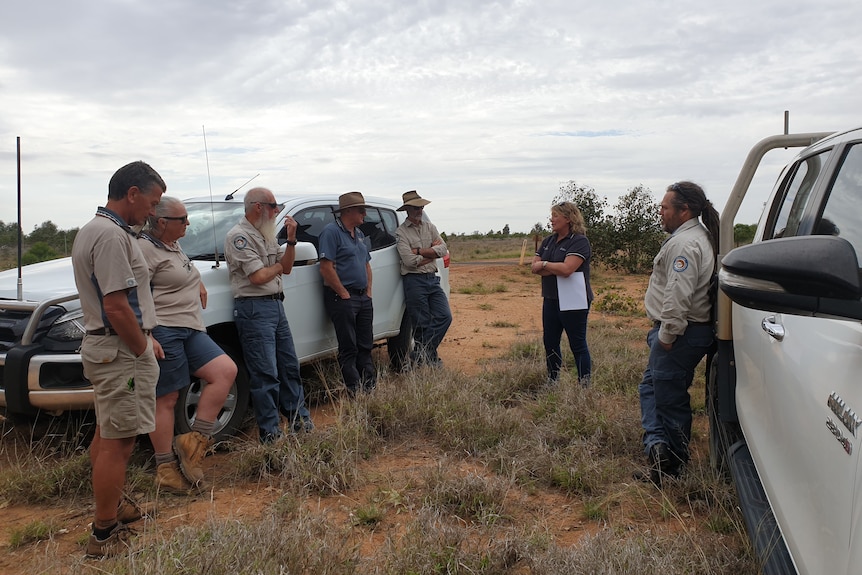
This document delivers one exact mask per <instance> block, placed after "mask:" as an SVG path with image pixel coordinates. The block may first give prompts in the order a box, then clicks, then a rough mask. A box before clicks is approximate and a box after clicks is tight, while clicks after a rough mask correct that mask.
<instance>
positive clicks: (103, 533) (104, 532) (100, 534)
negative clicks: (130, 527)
mask: <svg viewBox="0 0 862 575" xmlns="http://www.w3.org/2000/svg"><path fill="white" fill-rule="evenodd" d="M117 525H118V524H117V523H114V524H113V525H111V526H110V527H108V528H107V529H99V528H98V527H96V524H95V523H93V535H95V536H96V539H98V540H99V541H104V540H105V539H107V538H108V537H110V536H111V531H113V530H114V529H116V528H117Z"/></svg>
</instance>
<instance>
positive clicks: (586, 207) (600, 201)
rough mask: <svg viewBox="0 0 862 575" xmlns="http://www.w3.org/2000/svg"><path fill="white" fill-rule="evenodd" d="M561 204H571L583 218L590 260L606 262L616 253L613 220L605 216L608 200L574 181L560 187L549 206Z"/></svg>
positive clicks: (588, 187)
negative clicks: (576, 207)
mask: <svg viewBox="0 0 862 575" xmlns="http://www.w3.org/2000/svg"><path fill="white" fill-rule="evenodd" d="M562 202H572V203H573V204H575V205H576V206H578V209H579V210H580V212H581V215H582V216H584V224H586V226H587V237H588V238H589V240H590V247H591V248H592V250H593V255H592V259H593V261H596V262H607V261H609V258H610V257H611V256H612V255H613V253H614V252H615V251H616V242H615V239H614V229H613V220H612V219H611V218H610V217H609V216H608V215H607V214H605V208H606V207H607V205H608V200H607V198H605V197H599V195H598V194H597V193H596V191H595V190H594V189H593V188H592V187H590V186H584V185H581V184H578V183H577V182H575V181H574V180H569V181H568V182H566V183H564V184H561V185H560V192H559V193H558V194H557V195H556V196H554V199H553V201H552V202H551V206H552V207H553V206H555V205H557V204H559V203H562Z"/></svg>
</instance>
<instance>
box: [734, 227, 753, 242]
mask: <svg viewBox="0 0 862 575" xmlns="http://www.w3.org/2000/svg"><path fill="white" fill-rule="evenodd" d="M756 231H757V224H735V225H734V226H733V245H734V246H742V245H745V244H750V243H751V242H753V241H754V233H755V232H756Z"/></svg>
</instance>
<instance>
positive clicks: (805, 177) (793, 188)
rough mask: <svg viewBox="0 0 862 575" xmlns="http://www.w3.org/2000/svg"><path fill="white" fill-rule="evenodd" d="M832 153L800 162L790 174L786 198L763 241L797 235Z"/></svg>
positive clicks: (785, 187)
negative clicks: (815, 185) (825, 164)
mask: <svg viewBox="0 0 862 575" xmlns="http://www.w3.org/2000/svg"><path fill="white" fill-rule="evenodd" d="M830 151H831V150H826V151H824V152H821V153H820V154H816V155H814V156H809V157H808V158H805V159H803V160H800V162H799V163H798V164H797V165H796V166H794V167H793V169H792V170H791V171H790V172H789V173H790V176H789V178H790V179H789V180H788V181H787V182H786V184H785V185H784V198H783V200H782V201H781V202H780V203H779V204H778V211H777V213H773V214H771V215H770V220H771V221H770V223H769V224H767V228H766V230H765V232H764V235H763V239H765V240H768V239H773V238H786V237H790V236H795V235H796V233H797V231H798V230H799V224H800V223H801V222H802V216H803V214H804V213H805V206H806V205H807V204H808V200H809V198H810V197H811V191H812V190H813V189H814V184H815V182H816V181H817V177H818V176H819V175H820V172H821V170H822V169H823V165H824V163H825V162H826V159H827V158H828V155H829V152H830Z"/></svg>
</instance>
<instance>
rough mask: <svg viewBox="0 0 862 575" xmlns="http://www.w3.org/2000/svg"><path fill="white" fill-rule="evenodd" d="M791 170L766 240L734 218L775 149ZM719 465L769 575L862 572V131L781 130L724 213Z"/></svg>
mask: <svg viewBox="0 0 862 575" xmlns="http://www.w3.org/2000/svg"><path fill="white" fill-rule="evenodd" d="M804 146H807V147H806V148H805V149H804V150H803V151H802V152H800V153H799V154H798V155H797V156H796V157H795V158H794V160H793V161H792V162H791V163H790V164H788V165H787V166H786V167H785V168H784V170H783V171H782V172H781V174H780V176H779V177H778V180H777V182H776V184H775V187H774V189H773V191H772V194H771V196H770V198H769V200H768V201H767V202H766V204H765V208H764V211H763V215H762V216H761V218H760V222H759V224H758V227H757V232H756V234H755V238H754V242H753V243H752V244H751V245H748V246H742V247H739V248H736V249H733V250H731V249H730V248H731V247H732V238H733V223H734V222H733V220H734V216H735V215H736V211H737V209H738V207H739V205H740V203H741V201H742V198H743V197H744V195H745V192H746V190H747V188H748V185H749V184H750V182H751V178H752V175H753V174H754V170H755V169H756V168H757V165H758V163H759V161H760V158H761V157H762V156H763V154H764V153H765V152H766V151H767V150H769V149H774V148H785V147H804ZM721 225H722V230H721V250H720V251H721V254H722V255H721V268H720V271H719V286H720V289H721V294H720V295H719V299H718V309H717V324H716V329H717V334H718V352H717V355H716V356H715V357H714V358H713V359H712V361H711V364H710V370H709V378H708V384H707V395H708V398H707V410H708V413H709V419H710V447H711V456H712V461H713V463H714V464H715V465H716V466H718V467H719V468H720V469H729V471H730V472H731V475H732V477H733V480H734V483H735V485H736V488H737V493H738V495H739V498H740V503H741V506H742V510H743V514H744V516H745V519H746V525H747V529H748V531H749V535H750V537H751V539H752V542H753V543H754V546H755V549H756V550H757V552H758V555H759V557H760V558H761V560H762V562H763V572H764V573H766V574H772V573H776V574H777V573H781V574H785V575H786V574H793V573H799V574H801V575H815V574H824V575H825V574H828V575H838V574H841V575H855V574H857V573H860V572H862V467H860V466H862V458H860V455H862V445H860V435H862V430H860V425H862V284H860V268H862V260H860V257H862V128H859V129H855V130H851V131H847V132H843V133H838V134H831V135H830V134H828V133H816V134H797V135H781V136H773V137H771V138H767V139H765V140H763V141H761V142H760V143H759V144H758V145H757V146H756V147H755V148H754V149H753V150H752V151H751V153H750V154H749V157H748V160H747V161H746V164H745V166H744V168H743V170H742V172H741V173H740V176H739V179H738V180H737V182H736V185H735V187H734V189H733V192H732V194H731V197H730V199H729V200H728V203H727V205H726V206H725V209H724V213H723V214H722V223H721Z"/></svg>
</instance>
